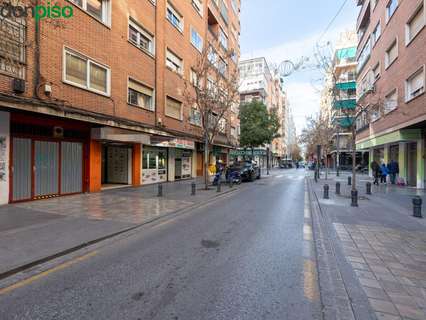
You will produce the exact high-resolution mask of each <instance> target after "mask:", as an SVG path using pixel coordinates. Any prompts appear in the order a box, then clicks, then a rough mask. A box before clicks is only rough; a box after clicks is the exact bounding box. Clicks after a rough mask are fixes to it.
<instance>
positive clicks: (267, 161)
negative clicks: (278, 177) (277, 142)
mask: <svg viewBox="0 0 426 320" xmlns="http://www.w3.org/2000/svg"><path fill="white" fill-rule="evenodd" d="M266 174H267V175H268V176H269V146H268V147H266Z"/></svg>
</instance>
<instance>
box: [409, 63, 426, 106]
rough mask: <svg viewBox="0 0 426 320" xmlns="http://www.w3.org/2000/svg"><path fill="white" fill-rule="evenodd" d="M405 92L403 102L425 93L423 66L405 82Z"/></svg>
mask: <svg viewBox="0 0 426 320" xmlns="http://www.w3.org/2000/svg"><path fill="white" fill-rule="evenodd" d="M405 92H406V94H405V100H406V101H407V102H408V101H410V100H411V99H414V98H415V97H417V96H419V95H421V94H422V93H423V92H425V67H424V66H423V67H422V68H421V69H419V70H418V71H416V72H415V73H414V74H413V75H412V76H411V77H409V78H408V79H407V80H406V81H405Z"/></svg>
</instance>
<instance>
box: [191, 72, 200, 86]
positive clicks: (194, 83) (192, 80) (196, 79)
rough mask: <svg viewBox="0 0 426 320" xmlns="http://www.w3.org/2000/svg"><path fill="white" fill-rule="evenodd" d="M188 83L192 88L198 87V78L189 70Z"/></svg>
mask: <svg viewBox="0 0 426 320" xmlns="http://www.w3.org/2000/svg"><path fill="white" fill-rule="evenodd" d="M189 81H190V82H191V84H192V85H193V86H194V87H198V85H199V84H198V76H197V73H196V72H195V71H194V70H193V69H191V71H190V72H189Z"/></svg>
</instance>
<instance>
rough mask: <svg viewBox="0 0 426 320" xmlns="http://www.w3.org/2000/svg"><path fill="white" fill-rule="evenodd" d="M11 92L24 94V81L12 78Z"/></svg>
mask: <svg viewBox="0 0 426 320" xmlns="http://www.w3.org/2000/svg"><path fill="white" fill-rule="evenodd" d="M12 90H13V92H15V93H24V92H25V80H24V79H18V78H14V79H13V80H12Z"/></svg>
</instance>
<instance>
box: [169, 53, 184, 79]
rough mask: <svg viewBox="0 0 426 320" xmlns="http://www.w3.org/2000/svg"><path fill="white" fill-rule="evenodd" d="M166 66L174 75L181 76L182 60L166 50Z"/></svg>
mask: <svg viewBox="0 0 426 320" xmlns="http://www.w3.org/2000/svg"><path fill="white" fill-rule="evenodd" d="M166 66H167V67H169V68H170V69H171V70H172V71H174V72H176V73H179V74H183V61H182V59H181V58H179V57H178V56H176V55H175V54H174V53H173V52H171V51H170V50H168V49H167V53H166Z"/></svg>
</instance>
